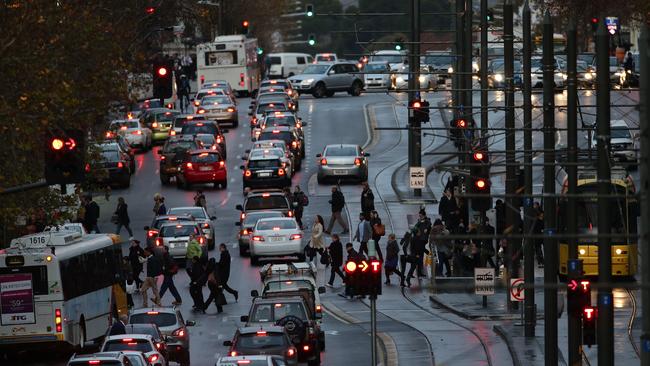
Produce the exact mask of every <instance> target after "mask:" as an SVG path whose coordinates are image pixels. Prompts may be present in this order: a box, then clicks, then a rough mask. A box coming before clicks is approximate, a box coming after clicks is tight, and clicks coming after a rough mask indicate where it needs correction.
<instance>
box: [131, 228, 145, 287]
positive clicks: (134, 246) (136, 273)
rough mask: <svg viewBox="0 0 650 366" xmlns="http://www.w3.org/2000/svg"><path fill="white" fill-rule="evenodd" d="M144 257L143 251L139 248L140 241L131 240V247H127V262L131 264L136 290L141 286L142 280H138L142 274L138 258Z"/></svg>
mask: <svg viewBox="0 0 650 366" xmlns="http://www.w3.org/2000/svg"><path fill="white" fill-rule="evenodd" d="M144 256H145V255H144V249H142V247H141V246H140V240H131V246H130V247H129V262H130V263H131V272H133V279H134V280H135V285H136V286H137V287H138V288H140V286H141V285H142V280H141V279H140V273H142V263H140V260H138V257H144Z"/></svg>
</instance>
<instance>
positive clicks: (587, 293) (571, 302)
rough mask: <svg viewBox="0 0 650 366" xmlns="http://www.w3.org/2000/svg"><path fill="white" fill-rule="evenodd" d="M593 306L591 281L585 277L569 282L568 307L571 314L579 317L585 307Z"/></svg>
mask: <svg viewBox="0 0 650 366" xmlns="http://www.w3.org/2000/svg"><path fill="white" fill-rule="evenodd" d="M589 306H591V281H589V280H586V279H584V278H581V279H580V278H578V279H571V280H569V281H568V282H567V308H568V312H569V314H570V315H573V316H575V317H579V316H580V313H581V312H582V311H583V309H584V308H586V307H589Z"/></svg>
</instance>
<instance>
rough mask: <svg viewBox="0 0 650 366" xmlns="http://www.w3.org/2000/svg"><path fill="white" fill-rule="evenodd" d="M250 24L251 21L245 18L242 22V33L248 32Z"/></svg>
mask: <svg viewBox="0 0 650 366" xmlns="http://www.w3.org/2000/svg"><path fill="white" fill-rule="evenodd" d="M249 25H250V23H249V22H248V20H244V21H243V22H241V34H248V26H249Z"/></svg>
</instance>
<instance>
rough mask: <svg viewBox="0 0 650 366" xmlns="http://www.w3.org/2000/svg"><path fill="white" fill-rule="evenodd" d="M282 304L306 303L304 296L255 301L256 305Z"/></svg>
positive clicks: (255, 299)
mask: <svg viewBox="0 0 650 366" xmlns="http://www.w3.org/2000/svg"><path fill="white" fill-rule="evenodd" d="M281 302H301V303H303V304H304V303H305V300H304V298H303V297H302V296H298V295H296V296H282V297H269V298H264V297H256V298H254V299H253V303H254V304H273V303H281Z"/></svg>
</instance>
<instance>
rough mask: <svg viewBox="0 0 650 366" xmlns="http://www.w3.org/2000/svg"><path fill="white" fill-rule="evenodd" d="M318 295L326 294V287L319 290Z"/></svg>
mask: <svg viewBox="0 0 650 366" xmlns="http://www.w3.org/2000/svg"><path fill="white" fill-rule="evenodd" d="M318 293H319V294H324V293H325V287H323V286H321V287H319V288H318Z"/></svg>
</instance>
